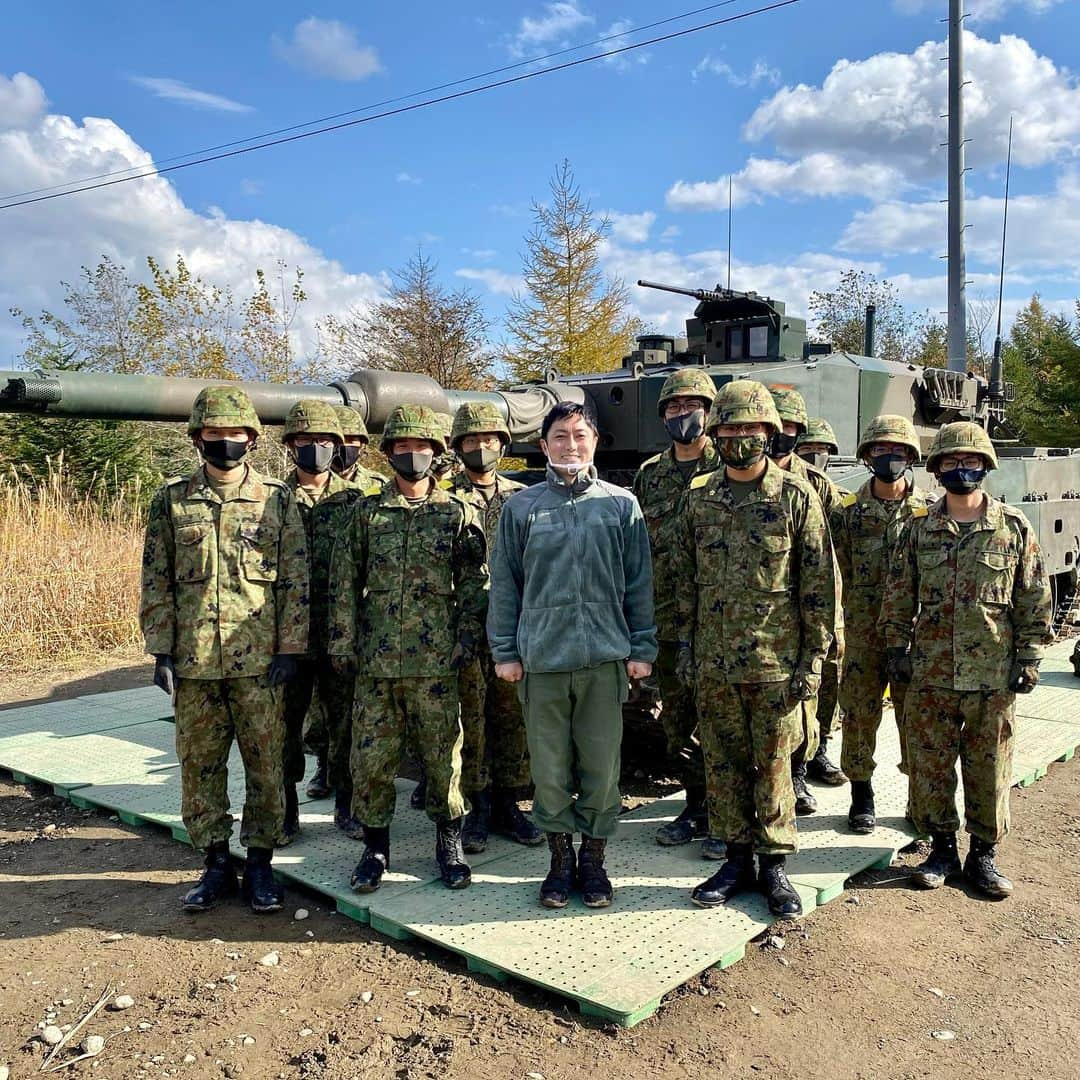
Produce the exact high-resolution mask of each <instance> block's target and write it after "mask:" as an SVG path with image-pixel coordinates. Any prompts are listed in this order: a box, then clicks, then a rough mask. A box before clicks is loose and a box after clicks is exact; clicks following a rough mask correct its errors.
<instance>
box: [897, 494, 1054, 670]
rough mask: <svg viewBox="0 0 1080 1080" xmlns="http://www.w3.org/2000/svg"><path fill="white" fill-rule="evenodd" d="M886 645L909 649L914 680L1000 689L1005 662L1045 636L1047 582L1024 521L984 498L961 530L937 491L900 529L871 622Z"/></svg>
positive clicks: (1021, 656) (1039, 646)
mask: <svg viewBox="0 0 1080 1080" xmlns="http://www.w3.org/2000/svg"><path fill="white" fill-rule="evenodd" d="M878 626H879V627H880V628H881V630H882V632H883V634H884V637H885V645H886V647H887V648H907V647H908V646H910V647H911V655H912V666H913V668H914V678H913V680H912V681H913V682H915V683H920V684H922V685H927V686H938V687H944V688H945V689H949V690H980V691H994V690H1004V689H1005V688H1006V686H1007V685H1008V679H1009V669H1010V667H1011V665H1012V663H1013V661H1014V660H1039V659H1041V658H1042V654H1043V646H1044V645H1046V644H1048V643H1049V642H1050V641H1051V640H1052V636H1053V635H1052V632H1051V624H1050V581H1049V578H1048V577H1047V574H1046V567H1045V566H1044V564H1043V558H1042V552H1041V551H1040V549H1039V544H1038V541H1037V540H1036V539H1035V534H1034V531H1033V530H1032V528H1031V524H1030V522H1029V521H1028V519H1027V518H1026V517H1024V515H1023V514H1022V513H1021V512H1020V511H1019V510H1017V509H1016V508H1015V507H1012V506H1008V505H1006V504H1005V503H1002V502H998V501H997V500H995V499H993V498H990V497H989V496H988V497H987V502H986V507H985V509H984V511H983V516H982V517H981V518H980V519H979V520H978V521H976V522H975V523H974V524H973V525H971V526H970V528H968V529H967V530H966V531H965V532H963V533H961V531H960V529H959V527H958V526H957V524H956V522H955V521H953V520H952V518H950V517H949V515H948V513H947V512H946V501H945V499H940V500H939V501H938V502H937V504H936V505H935V506H933V507H931V508H930V509H929V510H926V511H916V512H915V514H914V516H913V517H912V520H911V521H910V522H909V523H908V525H907V527H906V528H905V529H904V532H903V533H902V534H901V537H900V540H899V542H898V544H897V548H896V553H895V557H894V558H893V560H892V563H891V565H890V567H889V574H888V578H887V580H886V583H885V597H884V600H883V602H882V607H881V617H880V619H879V622H878Z"/></svg>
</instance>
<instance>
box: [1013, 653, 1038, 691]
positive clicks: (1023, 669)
mask: <svg viewBox="0 0 1080 1080" xmlns="http://www.w3.org/2000/svg"><path fill="white" fill-rule="evenodd" d="M1038 684H1039V664H1038V661H1036V660H1016V661H1014V662H1013V666H1012V670H1011V671H1010V672H1009V689H1010V690H1011V691H1012V692H1013V693H1014V694H1030V693H1031V691H1032V690H1034V689H1035V687H1036V686H1038Z"/></svg>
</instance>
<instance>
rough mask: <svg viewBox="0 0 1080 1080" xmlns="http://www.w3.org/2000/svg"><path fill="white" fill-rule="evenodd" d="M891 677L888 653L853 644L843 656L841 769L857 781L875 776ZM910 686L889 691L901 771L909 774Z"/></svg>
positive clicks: (890, 688)
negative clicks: (907, 704) (907, 698)
mask: <svg viewBox="0 0 1080 1080" xmlns="http://www.w3.org/2000/svg"><path fill="white" fill-rule="evenodd" d="M888 683H889V677H888V675H887V674H886V672H885V649H884V646H882V647H881V648H878V647H877V646H876V645H874V647H872V648H862V647H860V646H857V645H854V643H851V644H849V645H848V650H847V654H846V655H845V656H844V679H843V682H842V683H841V684H840V703H841V705H842V706H843V708H844V746H843V749H842V750H841V753H840V768H841V769H843V770H844V772H845V773H847V775H848V779H850V780H855V781H862V780H867V781H868V780H870V778H871V777H872V776H873V775H874V768H875V764H874V751H875V750H876V749H877V733H878V728H879V727H881V701H882V698H883V697H884V696H885V687H886V686H887V685H888ZM906 694H907V686H906V685H904V684H903V683H900V684H899V685H898V686H890V687H889V696H890V697H891V698H892V704H893V715H894V716H895V717H896V726H897V728H898V729H899V731H900V771H901V772H902V773H906V772H907V771H908V748H907V737H906V735H905V729H904V698H905V696H906Z"/></svg>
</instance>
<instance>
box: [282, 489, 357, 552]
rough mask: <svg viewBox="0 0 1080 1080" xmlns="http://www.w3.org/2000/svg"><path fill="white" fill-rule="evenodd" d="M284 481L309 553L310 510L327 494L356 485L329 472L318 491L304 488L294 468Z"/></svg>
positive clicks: (310, 547)
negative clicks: (302, 529) (296, 512)
mask: <svg viewBox="0 0 1080 1080" xmlns="http://www.w3.org/2000/svg"><path fill="white" fill-rule="evenodd" d="M285 483H286V484H287V485H288V487H289V490H290V491H291V492H292V493H293V498H294V499H296V509H297V510H299V511H300V519H301V520H302V521H303V523H304V532H305V533H306V534H307V541H308V553H309V554H310V553H311V550H312V534H311V511H312V510H314V509H315V507H316V506H318V505H319V503H321V502H322V501H323V500H324V499H326V498H329V496H331V495H334V494H337V493H338V492H341V491H345V490H346V489H347V488H349V487H354V488H355V487H356V486H357V485H356V484H355V483H354V482H352V481H349V480H342V478H341V477H340V476H338V475H337V474H336V473H330V479H329V480H327V482H326V486H325V487H323V488H320V489H319V490H318V491H313V490H311V489H309V488H305V487H304V486H303V485H302V484H301V483H300V474H299V473H298V472H297V471H296V469H293V471H292V472H291V473H289V475H288V476H287V477H286V478H285Z"/></svg>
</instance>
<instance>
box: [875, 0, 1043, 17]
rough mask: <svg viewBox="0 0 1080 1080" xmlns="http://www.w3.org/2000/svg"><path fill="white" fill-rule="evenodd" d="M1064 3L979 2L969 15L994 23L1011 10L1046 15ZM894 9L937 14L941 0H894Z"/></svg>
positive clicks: (1024, 0)
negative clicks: (1022, 10)
mask: <svg viewBox="0 0 1080 1080" xmlns="http://www.w3.org/2000/svg"><path fill="white" fill-rule="evenodd" d="M1062 3H1064V0H978V2H977V3H975V4H973V5H972V7H971V11H969V12H968V13H967V14H968V17H969V18H970V19H971V20H972V21H978V22H992V21H993V20H994V19H1000V18H1002V17H1003V16H1004V15H1005V13H1006V12H1007V11H1008V10H1009V9H1010V8H1025V9H1027V10H1028V11H1031V12H1033V13H1034V14H1036V15H1045V14H1046V13H1047V12H1048V11H1050V10H1051V9H1053V8H1055V7H1057V6H1058V4H1062ZM893 7H894V8H896V10H897V11H899V12H900V14H901V15H918V14H921V13H922V12H924V11H932V12H934V13H935V14H936V13H937V12H938V11H939V10H940V8H941V0H893Z"/></svg>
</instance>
